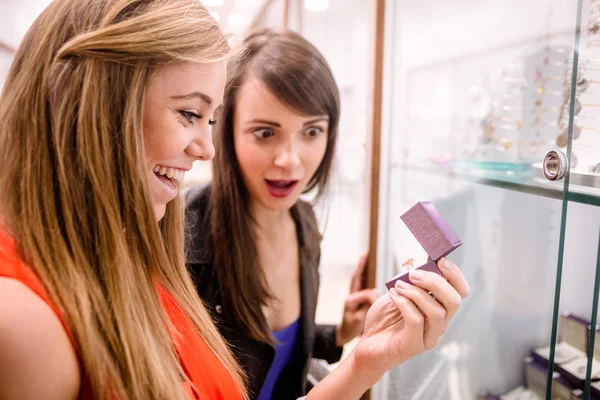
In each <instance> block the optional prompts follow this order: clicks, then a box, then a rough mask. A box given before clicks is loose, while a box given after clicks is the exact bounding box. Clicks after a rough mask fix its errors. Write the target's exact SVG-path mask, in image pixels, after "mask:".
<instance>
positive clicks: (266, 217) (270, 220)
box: [250, 200, 292, 236]
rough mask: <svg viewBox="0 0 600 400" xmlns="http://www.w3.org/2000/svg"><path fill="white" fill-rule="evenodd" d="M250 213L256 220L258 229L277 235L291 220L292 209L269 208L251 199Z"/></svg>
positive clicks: (266, 233) (269, 234)
mask: <svg viewBox="0 0 600 400" xmlns="http://www.w3.org/2000/svg"><path fill="white" fill-rule="evenodd" d="M250 215H252V218H253V219H254V221H255V222H256V225H257V228H258V230H259V231H260V232H261V233H263V234H265V235H267V236H272V235H277V234H278V233H279V232H281V230H282V229H284V228H285V227H286V226H287V223H289V222H290V221H291V218H292V216H291V214H290V210H289V209H287V210H277V211H274V210H269V209H267V208H265V207H263V206H262V205H261V204H260V203H259V202H257V201H254V200H251V201H250Z"/></svg>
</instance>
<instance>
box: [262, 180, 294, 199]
mask: <svg viewBox="0 0 600 400" xmlns="http://www.w3.org/2000/svg"><path fill="white" fill-rule="evenodd" d="M265 182H266V184H267V190H268V191H269V194H271V196H273V197H277V198H284V197H287V196H289V195H290V194H292V192H293V191H294V189H295V188H296V185H297V184H298V181H297V180H270V179H265Z"/></svg>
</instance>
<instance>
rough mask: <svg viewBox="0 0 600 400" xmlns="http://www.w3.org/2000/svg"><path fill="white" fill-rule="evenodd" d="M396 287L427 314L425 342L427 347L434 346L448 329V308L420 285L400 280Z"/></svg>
mask: <svg viewBox="0 0 600 400" xmlns="http://www.w3.org/2000/svg"><path fill="white" fill-rule="evenodd" d="M395 289H396V290H397V291H398V293H400V294H401V295H402V296H404V297H406V298H408V299H410V300H412V302H413V303H414V304H415V305H416V306H417V308H418V309H419V310H420V311H421V313H422V314H423V315H424V316H425V326H424V329H425V330H424V332H425V333H424V337H423V342H424V344H425V348H426V349H432V348H434V347H435V346H436V345H437V342H438V339H439V337H440V336H442V334H443V333H444V331H445V329H446V309H445V308H444V307H442V305H441V304H440V303H438V302H437V301H436V300H435V299H434V298H433V297H432V296H431V295H430V294H429V293H428V292H427V291H425V290H423V289H421V288H420V287H417V286H414V285H409V284H408V283H406V282H403V281H401V280H399V281H398V282H396V286H395Z"/></svg>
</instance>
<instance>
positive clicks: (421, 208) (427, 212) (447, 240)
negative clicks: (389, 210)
mask: <svg viewBox="0 0 600 400" xmlns="http://www.w3.org/2000/svg"><path fill="white" fill-rule="evenodd" d="M400 218H401V219H402V221H403V222H404V224H405V225H406V226H407V227H408V229H409V230H410V232H411V233H412V234H413V236H414V237H415V238H416V239H417V241H418V242H419V243H420V244H421V247H423V249H424V250H425V252H426V253H427V255H429V258H431V259H432V260H433V261H429V262H428V263H426V264H424V265H421V266H420V267H417V268H415V269H419V270H424V271H430V272H435V273H437V274H439V275H442V273H441V272H440V270H439V269H438V267H437V261H438V260H439V259H440V258H442V257H445V256H447V255H448V254H450V253H451V252H453V251H454V250H455V249H457V248H458V247H460V245H462V241H461V240H460V239H459V237H458V235H457V234H456V233H455V232H454V231H453V230H452V228H451V227H450V225H448V223H447V222H446V220H445V219H444V218H443V217H442V216H441V214H440V213H439V212H438V210H437V209H436V208H435V207H434V206H433V204H432V203H431V202H429V201H420V202H418V203H417V204H415V205H414V206H413V207H411V208H410V209H409V210H408V211H407V212H405V213H404V214H403V215H402V216H401V217H400ZM408 276H409V273H408V272H405V273H402V274H399V275H396V276H395V277H394V278H393V279H392V280H391V281H389V282H387V283H386V284H385V286H386V287H387V288H388V290H389V289H391V288H393V287H394V285H395V284H396V281H397V280H399V279H401V280H403V281H404V282H406V283H409V284H412V282H411V281H410V279H409V277H408Z"/></svg>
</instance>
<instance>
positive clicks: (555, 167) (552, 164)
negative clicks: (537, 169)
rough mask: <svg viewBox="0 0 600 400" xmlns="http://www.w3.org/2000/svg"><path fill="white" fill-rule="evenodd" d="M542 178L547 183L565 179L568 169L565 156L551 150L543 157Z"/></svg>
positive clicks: (558, 151)
mask: <svg viewBox="0 0 600 400" xmlns="http://www.w3.org/2000/svg"><path fill="white" fill-rule="evenodd" d="M542 164H543V168H544V176H545V177H546V179H548V180H549V181H558V180H561V179H562V178H564V177H565V174H566V173H567V170H568V169H569V161H568V160H567V156H566V155H565V153H563V152H562V151H560V150H552V151H550V152H548V154H546V157H544V162H543V163H542Z"/></svg>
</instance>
